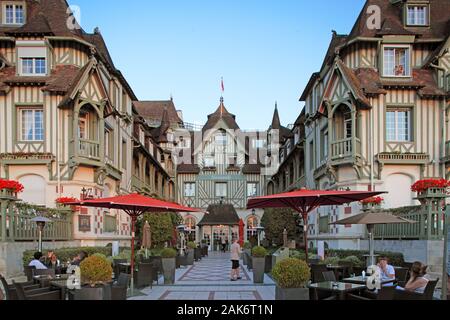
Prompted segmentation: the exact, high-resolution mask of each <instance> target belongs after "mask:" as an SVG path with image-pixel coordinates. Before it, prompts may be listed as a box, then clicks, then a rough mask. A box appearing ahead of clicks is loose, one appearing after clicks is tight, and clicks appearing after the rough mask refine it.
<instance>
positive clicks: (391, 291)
mask: <svg viewBox="0 0 450 320" xmlns="http://www.w3.org/2000/svg"><path fill="white" fill-rule="evenodd" d="M395 291H396V289H395V287H394V286H390V287H382V288H381V290H380V291H379V292H378V294H375V293H373V292H370V291H364V292H363V293H362V294H361V295H360V296H357V295H354V294H350V293H348V294H347V300H362V301H370V300H394V295H395Z"/></svg>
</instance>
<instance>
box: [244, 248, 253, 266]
mask: <svg viewBox="0 0 450 320" xmlns="http://www.w3.org/2000/svg"><path fill="white" fill-rule="evenodd" d="M245 255H246V256H247V269H248V270H252V269H253V257H252V256H251V255H249V254H248V253H247V252H246V253H245Z"/></svg>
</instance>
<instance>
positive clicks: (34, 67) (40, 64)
mask: <svg viewBox="0 0 450 320" xmlns="http://www.w3.org/2000/svg"><path fill="white" fill-rule="evenodd" d="M16 47H17V55H18V61H19V63H18V68H17V72H18V74H19V75H21V76H45V75H47V72H48V69H49V67H48V64H47V63H48V59H47V55H48V52H47V47H46V45H45V42H44V41H16Z"/></svg>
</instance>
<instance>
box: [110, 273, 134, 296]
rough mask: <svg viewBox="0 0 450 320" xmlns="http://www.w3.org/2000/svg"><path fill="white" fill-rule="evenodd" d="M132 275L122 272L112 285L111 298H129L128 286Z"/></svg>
mask: <svg viewBox="0 0 450 320" xmlns="http://www.w3.org/2000/svg"><path fill="white" fill-rule="evenodd" d="M130 279H131V276H130V275H129V274H126V273H121V274H120V275H119V277H118V280H117V282H116V283H114V284H113V285H112V287H111V300H127V292H128V286H129V284H130Z"/></svg>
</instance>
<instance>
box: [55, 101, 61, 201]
mask: <svg viewBox="0 0 450 320" xmlns="http://www.w3.org/2000/svg"><path fill="white" fill-rule="evenodd" d="M60 118H61V110H60V109H59V108H58V107H56V179H57V186H58V198H61V196H62V192H61V167H60V165H59V161H60V149H59V146H60V145H61V141H60V138H61V134H60V132H59V122H60V120H61V119H60Z"/></svg>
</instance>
